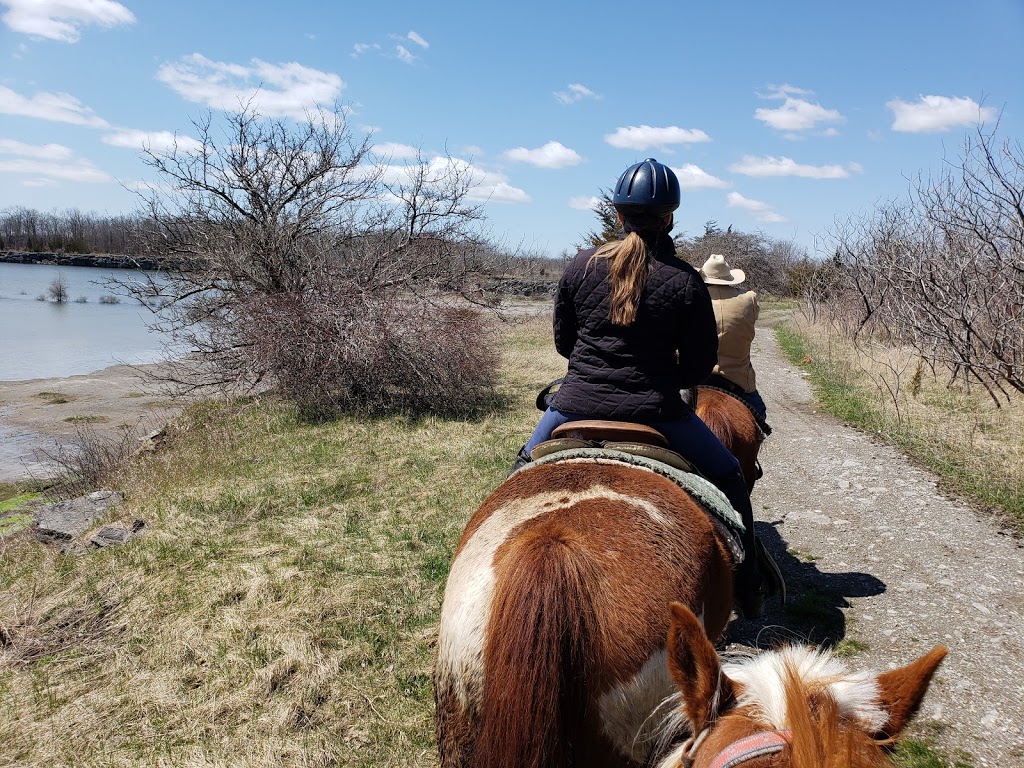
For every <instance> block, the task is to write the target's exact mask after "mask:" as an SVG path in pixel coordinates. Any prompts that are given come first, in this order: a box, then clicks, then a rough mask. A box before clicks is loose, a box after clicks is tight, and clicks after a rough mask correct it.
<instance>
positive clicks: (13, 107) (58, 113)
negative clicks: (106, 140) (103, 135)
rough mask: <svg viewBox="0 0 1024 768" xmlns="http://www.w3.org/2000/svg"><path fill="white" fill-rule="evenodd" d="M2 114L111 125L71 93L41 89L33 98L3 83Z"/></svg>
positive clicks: (0, 106) (92, 124) (0, 101)
mask: <svg viewBox="0 0 1024 768" xmlns="http://www.w3.org/2000/svg"><path fill="white" fill-rule="evenodd" d="M0 114H7V115H21V116H23V117H36V118H39V119H40V120H52V121H54V122H57V123H71V124H72V125H86V126H89V127H90V128H106V127H107V126H108V125H109V124H108V123H107V121H106V120H104V119H103V118H101V117H99V116H98V115H97V114H96V113H95V112H93V111H92V110H91V109H89V107H87V106H85V105H84V104H82V102H80V101H79V100H78V99H76V98H75V97H74V96H71V95H70V94H67V93H48V92H45V91H41V92H39V93H37V94H36V95H35V96H33V97H32V98H26V97H25V96H22V95H21V94H20V93H15V92H14V91H12V90H11V89H10V88H7V87H6V86H3V85H0Z"/></svg>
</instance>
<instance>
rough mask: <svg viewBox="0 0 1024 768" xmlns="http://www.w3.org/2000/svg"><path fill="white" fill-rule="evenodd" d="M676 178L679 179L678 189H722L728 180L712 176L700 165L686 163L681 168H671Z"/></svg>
mask: <svg viewBox="0 0 1024 768" xmlns="http://www.w3.org/2000/svg"><path fill="white" fill-rule="evenodd" d="M672 170H673V171H675V174H676V178H678V179H679V188H680V189H724V188H726V187H728V186H730V185H729V182H727V181H723V180H722V179H720V178H718V177H717V176H712V175H711V174H710V173H708V172H707V171H705V170H704V169H703V168H701V167H700V166H696V165H694V164H693V163H687V164H686V165H684V166H683V167H682V168H673V169H672Z"/></svg>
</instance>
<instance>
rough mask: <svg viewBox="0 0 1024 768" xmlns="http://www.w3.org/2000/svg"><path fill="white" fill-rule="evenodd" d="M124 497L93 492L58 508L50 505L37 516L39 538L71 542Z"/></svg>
mask: <svg viewBox="0 0 1024 768" xmlns="http://www.w3.org/2000/svg"><path fill="white" fill-rule="evenodd" d="M123 500H124V499H123V497H122V496H121V494H119V493H115V492H114V491H94V492H93V493H90V494H87V495H85V496H80V497H78V498H77V499H71V500H70V501H61V502H58V503H57V504H48V505H47V506H45V507H41V508H40V509H39V511H38V512H36V536H37V537H38V538H40V539H42V540H43V541H69V540H71V539H73V538H75V537H76V536H81V535H82V534H83V533H85V532H86V531H88V530H89V529H90V528H92V526H93V524H94V523H95V521H96V520H97V519H98V518H100V517H102V516H103V515H105V514H106V513H107V510H109V509H110V508H111V507H113V506H115V505H117V504H120V503H121V502H122V501H123Z"/></svg>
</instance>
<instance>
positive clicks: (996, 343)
mask: <svg viewBox="0 0 1024 768" xmlns="http://www.w3.org/2000/svg"><path fill="white" fill-rule="evenodd" d="M832 240H833V244H834V247H835V254H836V257H835V261H836V267H837V268H835V269H832V270H831V271H830V273H829V275H830V280H831V286H830V291H829V295H828V296H825V295H824V294H823V293H821V292H820V288H821V285H820V284H819V285H817V286H814V289H815V290H818V292H819V295H817V296H815V297H812V299H811V300H812V302H813V303H815V304H816V305H817V307H818V308H819V309H823V310H824V312H825V314H827V315H828V316H829V317H830V318H832V319H833V320H834V321H836V322H837V325H839V326H841V327H845V329H846V330H847V332H848V333H849V334H850V336H851V338H853V339H854V340H855V341H857V342H858V343H860V342H865V343H867V342H870V341H872V340H874V339H883V340H885V341H887V342H889V343H892V344H894V345H902V346H907V347H910V348H912V349H914V350H915V351H916V352H917V353H918V354H919V355H920V357H921V359H922V360H923V361H925V362H926V364H927V365H928V366H929V368H930V369H931V370H932V371H936V372H938V371H940V370H941V371H942V372H944V373H945V374H947V375H948V376H949V379H950V382H953V381H959V382H961V383H962V384H963V385H965V386H971V385H980V386H982V387H983V388H984V389H985V390H986V391H987V392H988V394H989V395H990V396H991V397H992V399H993V400H994V401H995V402H996V404H999V403H1000V402H1002V401H1005V400H1008V394H1009V391H1011V390H1016V391H1018V392H1024V152H1022V150H1021V145H1020V143H1019V142H1015V143H1011V142H1003V143H1002V144H1001V145H998V144H997V142H996V139H995V130H994V129H993V130H991V131H986V130H984V128H983V127H979V128H978V130H977V132H976V133H975V134H974V135H973V136H970V137H968V138H967V139H966V141H965V145H964V151H963V154H962V155H961V157H960V158H959V160H958V161H956V162H955V163H950V164H948V165H947V167H946V168H945V169H943V171H942V172H941V173H940V174H939V175H938V176H937V177H935V178H924V177H920V178H918V179H917V180H916V182H915V185H914V187H913V189H912V193H911V196H910V199H909V200H907V201H892V202H887V203H885V204H883V205H881V206H879V207H878V208H877V209H876V210H875V211H874V213H873V214H872V215H870V216H862V217H856V218H850V219H849V220H847V221H845V222H840V223H838V224H837V226H836V228H835V229H834V231H833V233H832ZM823 300H827V301H828V306H827V307H826V306H825V305H824V304H823V303H822V302H823Z"/></svg>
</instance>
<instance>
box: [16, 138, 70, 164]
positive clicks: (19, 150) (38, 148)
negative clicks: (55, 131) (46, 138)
mask: <svg viewBox="0 0 1024 768" xmlns="http://www.w3.org/2000/svg"><path fill="white" fill-rule="evenodd" d="M0 155H18V156H19V157H31V158H35V159H36V160H68V159H70V158H71V157H72V156H73V155H74V152H72V151H71V149H70V148H68V147H65V146H64V145H63V144H25V143H24V142H21V141H16V140H14V139H0Z"/></svg>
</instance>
